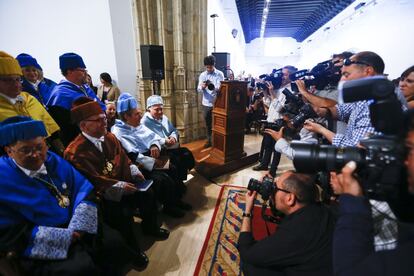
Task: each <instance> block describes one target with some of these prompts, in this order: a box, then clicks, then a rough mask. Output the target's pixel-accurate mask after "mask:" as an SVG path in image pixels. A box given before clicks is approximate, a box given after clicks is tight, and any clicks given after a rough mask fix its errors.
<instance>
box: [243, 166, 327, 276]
mask: <svg viewBox="0 0 414 276" xmlns="http://www.w3.org/2000/svg"><path fill="white" fill-rule="evenodd" d="M257 182H258V181H255V180H253V181H252V180H251V181H250V183H249V187H248V188H249V191H248V193H247V194H246V206H245V212H244V213H243V221H242V226H241V233H240V237H239V241H238V249H239V252H240V256H241V260H242V269H243V273H244V275H318V276H324V275H332V235H333V230H334V224H335V219H334V216H333V215H332V214H331V212H330V210H329V209H328V208H327V207H326V206H324V205H322V204H320V203H319V202H317V195H318V189H317V187H316V185H315V183H314V179H313V177H311V176H310V175H306V174H300V173H295V172H292V171H288V172H285V173H283V174H282V175H281V176H280V177H278V178H276V179H275V181H273V179H272V178H264V180H263V183H257ZM258 192H259V193H260V194H261V196H262V198H263V199H264V200H266V199H270V201H271V204H273V205H274V207H276V208H277V209H278V210H279V211H280V212H282V213H283V214H284V215H285V217H284V218H283V220H282V222H281V223H280V224H279V226H278V228H277V231H276V232H275V233H274V234H272V235H270V236H268V237H267V238H265V239H263V240H260V241H256V240H254V238H253V235H252V227H253V226H252V214H253V205H254V200H255V198H256V196H257V193H258Z"/></svg>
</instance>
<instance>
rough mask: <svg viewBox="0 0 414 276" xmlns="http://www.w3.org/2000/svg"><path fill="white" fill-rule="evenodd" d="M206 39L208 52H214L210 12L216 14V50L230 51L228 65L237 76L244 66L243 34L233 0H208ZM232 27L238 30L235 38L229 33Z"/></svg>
mask: <svg viewBox="0 0 414 276" xmlns="http://www.w3.org/2000/svg"><path fill="white" fill-rule="evenodd" d="M207 12H208V22H207V32H208V36H207V41H208V46H207V47H208V48H207V50H208V53H209V54H210V53H212V52H214V50H213V46H214V31H213V18H210V15H211V14H218V16H219V17H217V18H216V19H215V21H216V23H215V24H216V52H227V53H230V65H231V69H232V70H233V71H234V74H235V75H236V76H237V75H238V74H239V73H240V72H241V71H243V70H245V68H246V61H245V54H244V48H245V43H244V35H243V29H242V27H241V23H240V18H239V15H238V13H237V6H236V1H235V0H208V8H207ZM232 29H236V30H237V31H238V33H237V36H236V38H234V37H233V35H232V34H231V31H232Z"/></svg>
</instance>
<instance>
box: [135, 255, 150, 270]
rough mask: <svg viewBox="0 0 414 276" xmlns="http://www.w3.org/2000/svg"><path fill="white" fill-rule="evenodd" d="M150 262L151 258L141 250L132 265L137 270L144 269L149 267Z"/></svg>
mask: <svg viewBox="0 0 414 276" xmlns="http://www.w3.org/2000/svg"><path fill="white" fill-rule="evenodd" d="M148 263H149V259H148V257H147V254H145V253H144V252H140V253H138V254H137V255H136V257H135V258H134V259H133V260H132V267H133V268H134V269H135V270H138V271H142V270H144V269H146V268H147V266H148Z"/></svg>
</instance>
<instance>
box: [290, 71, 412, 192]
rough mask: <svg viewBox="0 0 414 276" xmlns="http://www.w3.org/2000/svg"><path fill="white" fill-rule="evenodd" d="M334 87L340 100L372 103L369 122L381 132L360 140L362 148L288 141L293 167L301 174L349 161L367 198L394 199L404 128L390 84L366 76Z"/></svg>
mask: <svg viewBox="0 0 414 276" xmlns="http://www.w3.org/2000/svg"><path fill="white" fill-rule="evenodd" d="M338 88H339V93H340V96H339V98H340V102H355V101H363V100H370V101H372V102H373V103H371V104H370V106H369V109H370V118H371V123H372V125H373V126H374V128H375V131H377V132H380V133H382V134H377V135H374V136H372V137H370V138H368V139H363V140H361V141H360V144H361V145H362V146H363V147H364V148H359V147H346V148H336V147H334V146H328V145H312V144H299V143H292V144H291V145H292V147H293V149H294V150H295V156H294V159H293V164H294V166H295V168H296V170H297V171H298V172H303V173H315V172H318V171H340V170H341V169H342V167H343V166H344V165H345V164H346V163H347V162H349V161H351V160H352V161H355V162H356V163H357V165H358V170H357V174H358V176H359V177H360V178H361V181H362V183H361V184H362V187H363V190H364V191H365V193H366V195H367V196H368V197H369V198H371V199H376V200H395V199H396V198H398V196H399V190H400V188H399V187H400V186H399V185H401V182H402V181H403V178H402V175H403V172H404V143H403V131H404V129H405V128H404V116H403V111H402V108H401V104H400V102H399V101H398V99H397V96H396V94H395V93H394V89H395V88H394V85H393V84H392V82H391V81H389V80H387V79H386V78H385V77H370V78H364V79H358V80H353V81H347V82H345V83H343V85H340V87H338Z"/></svg>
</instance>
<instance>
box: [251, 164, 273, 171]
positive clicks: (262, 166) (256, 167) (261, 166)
mask: <svg viewBox="0 0 414 276" xmlns="http://www.w3.org/2000/svg"><path fill="white" fill-rule="evenodd" d="M268 169H269V168H268V167H267V166H264V165H262V164H259V165H257V166H254V167H253V170H254V171H267V170H268Z"/></svg>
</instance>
